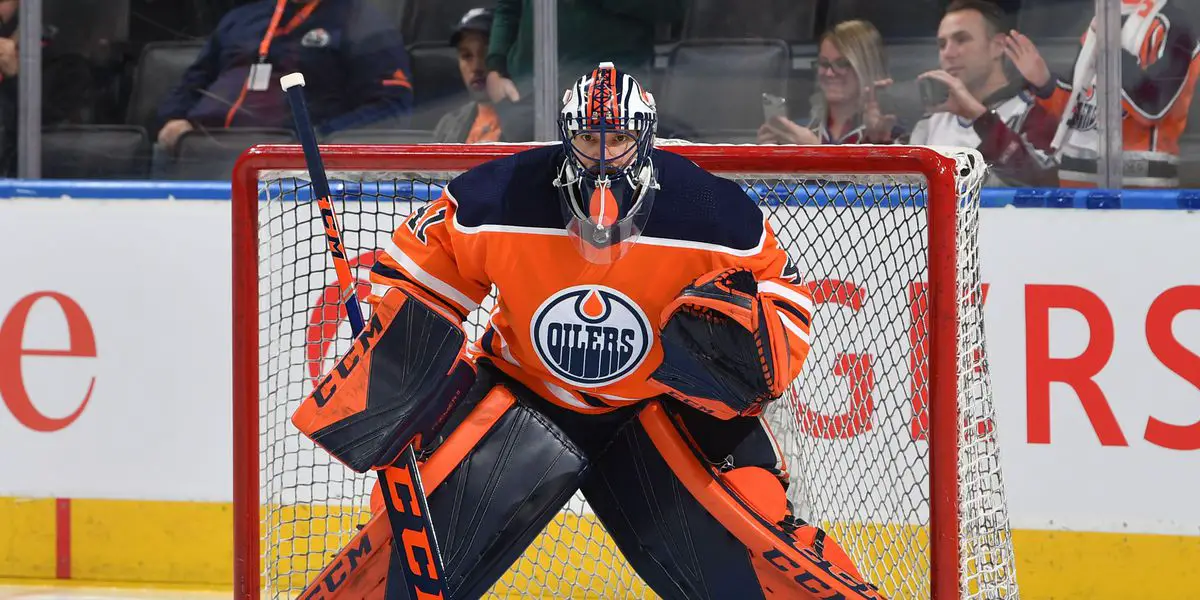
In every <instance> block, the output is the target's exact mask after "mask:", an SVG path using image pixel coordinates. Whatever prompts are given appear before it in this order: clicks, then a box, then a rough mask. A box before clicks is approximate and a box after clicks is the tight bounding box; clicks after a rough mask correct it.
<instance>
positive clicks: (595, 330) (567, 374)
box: [530, 285, 653, 388]
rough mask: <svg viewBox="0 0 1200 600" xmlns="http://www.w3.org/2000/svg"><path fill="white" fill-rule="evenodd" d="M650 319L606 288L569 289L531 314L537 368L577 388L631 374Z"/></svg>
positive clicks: (643, 349) (646, 346) (645, 349)
mask: <svg viewBox="0 0 1200 600" xmlns="http://www.w3.org/2000/svg"><path fill="white" fill-rule="evenodd" d="M650 332H651V329H650V321H649V320H648V319H647V318H646V314H645V313H644V312H643V311H642V309H641V307H639V306H638V305H637V304H635V303H634V302H633V301H632V300H630V299H629V297H628V296H626V295H625V294H622V293H621V292H618V291H617V290H614V289H612V288H608V287H603V286H594V285H583V286H575V287H572V288H568V289H565V290H561V291H559V292H557V293H555V294H553V295H551V296H550V298H548V299H547V300H546V301H545V302H543V303H542V305H541V306H540V307H538V309H537V310H536V311H535V312H534V314H533V321H532V327H530V334H531V337H532V338H533V347H534V349H535V350H536V352H537V355H538V358H539V359H541V361H542V364H543V365H545V366H546V368H547V369H548V370H549V371H550V372H551V373H554V374H555V375H557V376H558V377H561V378H562V379H563V380H564V381H567V382H569V383H571V384H574V385H576V386H578V387H582V388H593V387H600V386H603V385H608V384H610V383H613V382H615V381H618V380H620V379H621V378H623V377H625V376H626V375H629V374H630V373H632V372H634V371H635V370H637V368H638V367H639V366H640V365H641V364H642V361H644V360H645V359H646V355H647V354H649V352H650V344H651V343H652V339H653V338H652V337H651V335H650Z"/></svg>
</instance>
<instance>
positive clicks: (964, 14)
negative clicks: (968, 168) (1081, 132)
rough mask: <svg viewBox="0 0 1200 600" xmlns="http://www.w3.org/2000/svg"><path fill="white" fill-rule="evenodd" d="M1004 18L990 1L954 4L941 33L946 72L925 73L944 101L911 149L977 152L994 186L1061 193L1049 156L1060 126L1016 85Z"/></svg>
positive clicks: (921, 126) (957, 1) (940, 54)
mask: <svg viewBox="0 0 1200 600" xmlns="http://www.w3.org/2000/svg"><path fill="white" fill-rule="evenodd" d="M1004 20H1005V17H1004V13H1003V12H1001V10H1000V9H999V8H997V7H996V5H994V4H992V3H991V2H986V1H984V0H954V1H953V2H951V3H950V6H949V7H948V8H947V9H946V13H945V15H944V16H943V17H942V22H941V24H940V25H939V27H938V60H939V63H940V66H941V69H938V70H935V71H929V72H927V73H922V74H921V75H920V76H919V77H918V78H917V79H918V83H926V82H928V83H927V85H928V86H929V87H930V88H933V89H935V91H934V96H937V95H939V92H938V91H936V90H938V89H939V88H940V95H941V96H942V97H943V98H944V100H943V99H942V98H938V99H937V100H934V102H937V104H935V105H932V106H929V105H928V104H927V107H926V108H927V110H929V111H930V112H931V113H932V114H929V115H928V116H926V117H925V118H923V119H922V120H921V121H919V122H918V123H917V125H916V127H915V128H913V134H912V139H911V143H913V144H919V145H934V146H965V147H969V148H978V150H979V152H980V153H981V154H982V155H983V157H984V159H985V160H986V161H987V162H988V164H989V165H990V166H991V167H992V169H991V178H990V179H989V180H990V181H991V182H992V183H1000V184H1001V185H1010V186H1022V185H1024V186H1029V185H1034V186H1051V187H1052V186H1057V185H1058V173H1057V168H1056V167H1055V165H1054V162H1053V160H1052V159H1051V158H1050V157H1049V156H1048V154H1047V153H1048V152H1049V151H1050V141H1051V139H1052V138H1053V137H1054V129H1055V127H1056V126H1057V122H1056V121H1055V119H1054V117H1053V115H1051V114H1050V113H1049V112H1047V111H1046V110H1045V109H1044V108H1043V107H1041V106H1039V105H1038V104H1037V103H1036V102H1035V98H1034V95H1033V94H1032V93H1030V92H1029V91H1028V90H1026V89H1025V84H1024V82H1023V81H1009V78H1008V75H1007V74H1006V73H1005V68H1004V58H1005V48H1006V45H1007V40H1008V34H1007V33H1005V32H1007V31H1008V28H1006V27H1005V26H1004Z"/></svg>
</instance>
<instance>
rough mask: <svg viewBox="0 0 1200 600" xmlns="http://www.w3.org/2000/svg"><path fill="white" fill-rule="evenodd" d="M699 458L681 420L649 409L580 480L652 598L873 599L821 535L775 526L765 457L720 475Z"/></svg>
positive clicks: (776, 510)
mask: <svg viewBox="0 0 1200 600" xmlns="http://www.w3.org/2000/svg"><path fill="white" fill-rule="evenodd" d="M735 437H736V436H735ZM702 441H703V440H702ZM737 446H739V447H740V444H738V445H737ZM704 454H705V453H704V452H703V451H701V450H700V449H699V448H698V447H697V445H696V444H695V443H693V440H692V432H689V431H688V430H687V428H686V426H685V425H684V424H683V422H682V420H680V419H677V418H675V417H674V416H672V414H670V413H669V412H668V410H667V409H666V408H664V406H663V405H662V404H661V403H660V402H658V401H651V402H648V403H647V405H646V406H645V407H644V408H643V409H642V410H641V412H640V413H639V414H638V418H637V419H636V421H634V422H633V423H631V424H630V425H628V426H627V427H625V428H624V429H623V430H622V431H621V433H620V434H619V435H618V437H617V438H616V440H615V441H614V442H613V444H612V445H611V446H610V447H609V448H608V450H607V451H606V452H605V453H604V454H603V455H601V456H599V457H597V458H596V460H595V462H594V465H593V470H592V472H591V473H590V474H589V475H588V477H587V478H586V479H585V481H584V484H583V490H584V494H585V495H586V496H587V499H588V502H589V503H590V505H591V506H592V508H593V509H594V510H595V511H596V515H597V516H598V517H599V518H600V519H601V521H603V522H604V525H605V527H606V528H607V529H608V531H609V533H610V534H611V535H612V537H613V539H614V540H615V541H616V542H617V544H618V546H620V548H621V551H622V552H623V553H624V554H625V557H626V558H627V559H629V562H630V563H631V564H632V565H633V566H634V568H635V569H637V571H638V573H639V574H640V575H641V576H642V577H643V579H645V580H646V582H647V583H649V584H650V586H651V588H653V589H654V591H655V592H656V593H658V594H659V595H660V596H662V597H663V598H666V599H668V600H671V599H676V598H678V599H684V598H748V599H752V598H764V599H766V598H770V599H776V598H779V599H782V598H791V599H809V598H836V597H839V596H838V595H837V594H841V596H840V597H843V598H881V597H882V596H880V595H879V593H878V591H877V590H875V588H874V586H871V585H870V584H867V583H865V582H863V581H861V578H860V577H859V576H858V571H857V570H856V569H855V568H854V565H853V564H852V563H851V561H850V560H849V558H847V557H846V555H845V553H843V552H842V551H841V550H840V549H839V548H838V547H837V545H836V543H834V541H833V540H832V539H830V538H829V537H828V536H826V535H825V534H824V533H823V532H820V530H818V529H816V528H814V527H810V526H807V525H800V526H799V527H794V526H793V525H794V524H792V523H783V522H781V521H783V517H784V516H786V512H787V511H786V498H785V492H784V485H783V483H782V481H781V479H780V478H779V477H778V476H776V474H775V473H772V472H771V471H770V470H769V469H768V468H766V467H765V466H760V465H768V464H770V462H771V460H772V458H771V457H768V456H766V455H764V456H763V457H761V458H759V459H757V460H756V459H753V458H751V462H752V463H757V464H755V465H748V466H733V467H732V468H728V467H729V465H728V464H727V465H726V467H727V468H725V469H724V470H722V469H721V468H718V467H716V466H713V465H712V464H711V463H710V462H709V461H708V460H706V459H705V458H704ZM739 454H740V455H741V456H742V457H743V459H745V458H746V457H747V456H750V455H748V454H747V453H745V452H734V453H733V456H738V455H739ZM714 484H715V485H714Z"/></svg>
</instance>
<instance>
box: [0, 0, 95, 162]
mask: <svg viewBox="0 0 1200 600" xmlns="http://www.w3.org/2000/svg"><path fill="white" fill-rule="evenodd" d="M19 6H20V2H19V0H0V177H3V176H13V175H15V174H16V168H17V152H16V150H17V118H18V105H17V98H18V90H17V88H18V85H17V77H18V75H19V74H20V70H21V61H20V52H19V50H20V48H19V45H18V40H17V27H18V24H19V13H18V10H17V9H18V7H19ZM56 32H57V29H56V28H55V27H54V26H53V25H52V24H46V25H45V26H44V27H43V28H42V124H43V125H63V124H79V123H84V122H87V121H89V120H90V114H89V111H90V108H91V106H92V104H93V89H94V88H93V85H92V84H93V82H92V68H91V65H90V64H89V63H88V62H87V59H85V58H83V57H82V56H80V55H78V54H69V53H63V52H60V51H59V50H58V47H57V46H58V45H57V44H55V39H54V38H55V36H56V35H55V34H56Z"/></svg>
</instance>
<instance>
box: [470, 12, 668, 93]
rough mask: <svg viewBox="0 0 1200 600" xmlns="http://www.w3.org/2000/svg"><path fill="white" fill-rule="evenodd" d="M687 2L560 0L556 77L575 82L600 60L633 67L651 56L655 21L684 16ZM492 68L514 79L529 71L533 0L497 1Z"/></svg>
mask: <svg viewBox="0 0 1200 600" xmlns="http://www.w3.org/2000/svg"><path fill="white" fill-rule="evenodd" d="M687 3H688V0H558V64H559V75H560V76H561V78H562V79H563V80H565V81H574V80H575V79H577V78H578V77H580V76H581V75H583V74H584V72H585V71H587V70H588V69H592V68H595V66H596V65H597V64H599V63H601V62H603V61H611V62H613V63H614V64H615V65H616V66H617V68H619V69H622V70H627V71H637V70H641V69H645V68H647V67H649V66H650V63H651V61H652V60H653V59H654V28H655V24H656V23H660V22H662V23H669V22H673V21H678V20H680V19H682V18H683V15H684V12H685V11H686V9H687ZM487 66H488V70H490V71H498V72H500V74H502V75H507V76H508V77H509V78H511V79H514V80H517V79H524V78H526V77H531V76H532V74H533V6H532V0H496V12H495V17H494V19H493V21H492V33H491V41H490V43H489V46H488V56H487Z"/></svg>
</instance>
